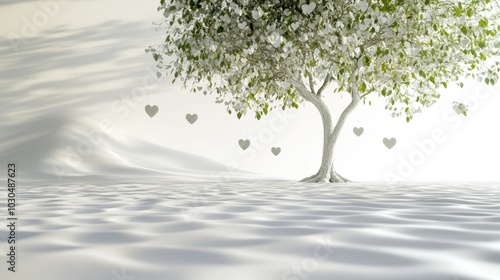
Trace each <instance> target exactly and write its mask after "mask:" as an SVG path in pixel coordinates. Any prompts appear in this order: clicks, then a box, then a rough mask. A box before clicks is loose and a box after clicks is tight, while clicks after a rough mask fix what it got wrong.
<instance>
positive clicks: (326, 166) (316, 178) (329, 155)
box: [301, 98, 358, 183]
mask: <svg viewBox="0 0 500 280" xmlns="http://www.w3.org/2000/svg"><path fill="white" fill-rule="evenodd" d="M313 104H314V105H315V107H316V108H317V109H318V111H319V113H320V115H321V120H322V122H323V155H322V157H321V165H320V168H319V170H318V172H316V174H314V175H313V176H310V177H307V178H305V179H303V180H301V181H302V182H332V183H342V182H348V181H349V180H348V179H346V178H345V177H343V176H341V175H339V174H338V173H337V172H336V171H335V167H334V162H335V145H336V143H337V139H338V137H339V135H340V131H341V130H342V127H343V126H344V123H345V121H346V119H347V117H348V116H349V115H350V114H351V112H352V111H353V110H354V109H355V108H356V106H357V105H358V100H357V98H352V100H351V103H350V104H349V105H348V106H347V107H346V108H345V110H344V111H343V112H342V114H341V115H340V117H339V119H338V121H337V124H336V125H335V126H334V125H333V119H332V116H331V114H330V111H329V109H328V107H327V106H326V104H325V103H324V102H323V100H321V99H320V100H319V102H315V103H313Z"/></svg>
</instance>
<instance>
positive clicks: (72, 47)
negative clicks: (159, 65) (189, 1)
mask: <svg viewBox="0 0 500 280" xmlns="http://www.w3.org/2000/svg"><path fill="white" fill-rule="evenodd" d="M2 4H5V3H3V2H2ZM155 35H158V34H157V33H156V32H155V28H154V26H153V25H152V24H151V22H116V21H112V22H107V23H105V24H100V25H96V26H92V27H89V28H86V29H79V30H75V29H70V28H69V27H67V26H60V27H56V28H54V29H50V30H45V31H44V32H40V33H39V34H38V36H36V37H34V38H31V39H29V40H28V41H26V43H25V44H24V45H23V48H22V50H20V51H19V52H17V53H16V52H14V50H13V49H12V46H11V43H10V41H9V38H5V37H4V38H2V40H1V43H0V56H1V57H2V60H1V61H0V119H1V122H0V131H2V133H1V134H0V158H2V159H3V160H12V159H16V160H19V161H26V164H33V165H37V164H36V163H34V162H35V161H36V162H38V163H41V162H43V160H44V159H46V157H48V156H50V151H51V150H53V149H54V148H55V147H56V146H58V145H62V144H63V143H59V140H57V139H56V137H55V136H54V137H48V138H47V137H46V136H48V135H55V134H59V135H61V133H63V132H64V131H67V130H68V127H70V128H74V127H75V123H77V124H78V123H82V122H81V121H80V120H81V118H86V117H87V116H91V115H92V114H91V112H96V111H97V112H98V113H99V112H101V113H102V114H106V113H108V112H107V111H109V110H110V104H112V103H113V102H114V101H117V100H123V99H122V98H123V96H129V95H130V93H131V90H132V89H133V88H134V87H136V86H141V85H142V84H143V78H144V77H145V75H147V74H148V71H147V69H146V68H147V67H148V66H151V69H154V60H153V59H152V58H151V55H150V54H146V53H145V52H144V49H145V47H147V46H148V44H149V43H150V42H151V41H152V40H153V39H152V38H153V37H154V36H155ZM151 75H154V72H153V73H152V74H150V76H151ZM154 79H155V77H152V78H151V80H150V82H151V83H155V82H156V81H154ZM108 114H109V113H108ZM86 123H91V122H86ZM90 128H92V127H90ZM94 128H95V127H94ZM85 129H86V128H85V127H83V128H82V129H81V130H85ZM63 134H64V133H63ZM66 138H67V137H66ZM43 139H46V141H45V140H43ZM35 147H36V148H35Z"/></svg>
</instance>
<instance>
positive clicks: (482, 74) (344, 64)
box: [146, 0, 500, 182]
mask: <svg viewBox="0 0 500 280" xmlns="http://www.w3.org/2000/svg"><path fill="white" fill-rule="evenodd" d="M499 6H500V5H499V3H498V1H497V0H421V1H420V0H419V1H415V0H308V1H304V0H300V1H299V0H296V1H293V0H161V4H160V6H159V8H158V11H161V12H162V13H163V15H164V17H165V20H164V21H162V22H161V23H159V27H160V28H164V30H165V31H166V33H165V34H166V38H165V41H164V42H163V43H161V44H159V45H158V46H156V47H149V48H148V49H146V51H147V52H152V54H153V57H154V59H155V60H156V61H157V68H158V71H159V74H158V75H161V74H162V73H165V72H167V74H168V73H170V74H171V75H172V74H173V76H174V79H173V82H175V81H176V80H181V81H182V82H183V86H184V87H187V86H188V85H189V86H191V90H192V91H193V92H197V91H203V93H204V94H208V93H215V94H216V100H217V101H216V102H218V103H224V104H225V105H226V106H227V111H228V113H229V114H232V113H234V114H236V116H237V117H238V118H241V117H242V116H243V115H244V114H246V113H248V112H249V111H253V112H255V116H256V118H257V119H260V118H261V117H262V116H263V115H266V114H268V113H269V112H270V111H271V110H273V109H275V108H279V107H281V108H282V109H283V110H285V109H290V108H292V107H293V108H298V107H299V104H300V103H301V102H304V101H305V102H310V103H312V104H313V105H314V106H315V107H316V108H317V109H318V111H319V113H320V115H321V119H322V122H323V127H324V131H323V136H324V141H323V155H322V160H321V166H320V168H319V170H318V172H317V173H316V174H314V175H313V176H311V177H308V178H306V179H304V180H305V181H311V182H344V181H348V180H347V179H346V178H344V177H343V176H341V175H339V174H337V172H336V171H335V168H334V159H335V156H334V155H335V153H334V148H335V143H336V142H337V139H338V137H339V133H340V131H341V129H342V126H343V124H344V122H345V120H346V118H347V117H348V116H349V114H350V113H351V112H352V111H353V110H354V109H355V108H356V107H357V106H358V105H359V104H360V103H361V102H363V103H368V104H369V105H371V101H369V100H367V97H368V96H369V95H370V94H371V95H373V93H376V94H378V95H379V96H380V97H382V98H384V99H385V100H386V103H387V105H386V109H388V110H390V111H391V112H392V113H393V115H394V116H405V117H406V121H410V120H411V119H412V117H413V115H414V114H416V113H418V112H420V111H421V109H422V108H425V107H428V106H430V105H432V104H433V103H435V101H436V100H437V99H438V98H439V97H440V94H439V90H440V88H442V87H444V88H447V87H448V85H449V84H450V83H457V84H458V85H460V86H461V87H463V82H462V81H461V79H464V78H469V77H470V78H474V79H478V80H480V81H484V82H485V83H486V84H492V85H493V84H495V83H497V81H498V77H499V76H498V73H499V72H500V71H499V70H500V67H499V64H500V63H499V61H498V57H499V54H500V39H499V38H500V34H499V33H500V25H499V24H500V20H499V18H500V13H499V11H500V10H499ZM327 92H328V93H331V94H347V95H348V96H350V104H349V105H348V106H347V107H346V108H345V109H344V110H343V112H342V114H341V115H340V118H339V119H338V120H337V122H336V123H334V122H333V120H332V116H331V114H330V110H329V108H328V106H327V105H326V104H325V102H324V100H323V97H324V96H325V95H326V94H327Z"/></svg>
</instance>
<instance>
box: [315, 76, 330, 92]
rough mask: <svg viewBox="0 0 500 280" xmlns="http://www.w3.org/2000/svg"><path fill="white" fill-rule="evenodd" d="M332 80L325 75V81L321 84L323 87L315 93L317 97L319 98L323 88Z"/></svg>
mask: <svg viewBox="0 0 500 280" xmlns="http://www.w3.org/2000/svg"><path fill="white" fill-rule="evenodd" d="M331 79H332V76H330V74H327V75H326V77H325V81H324V82H323V85H322V86H321V87H320V88H319V89H318V92H317V93H316V94H317V95H318V96H321V94H322V93H323V91H324V90H325V88H326V87H327V86H328V84H330V81H331Z"/></svg>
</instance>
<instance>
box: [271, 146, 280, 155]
mask: <svg viewBox="0 0 500 280" xmlns="http://www.w3.org/2000/svg"><path fill="white" fill-rule="evenodd" d="M271 152H272V153H273V154H274V155H275V156H277V155H279V154H280V153H281V148H280V147H273V148H271Z"/></svg>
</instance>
